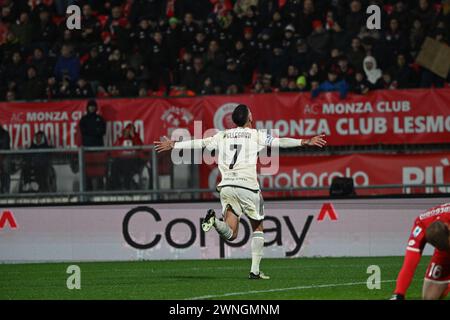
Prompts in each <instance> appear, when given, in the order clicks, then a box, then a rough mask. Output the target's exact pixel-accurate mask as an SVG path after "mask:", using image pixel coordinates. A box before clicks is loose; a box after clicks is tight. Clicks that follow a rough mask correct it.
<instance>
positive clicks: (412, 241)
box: [408, 240, 416, 247]
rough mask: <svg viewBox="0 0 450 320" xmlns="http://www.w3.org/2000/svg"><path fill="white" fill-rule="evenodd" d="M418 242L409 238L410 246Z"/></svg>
mask: <svg viewBox="0 0 450 320" xmlns="http://www.w3.org/2000/svg"><path fill="white" fill-rule="evenodd" d="M415 244H416V240H409V242H408V246H410V247H412V246H414V245H415Z"/></svg>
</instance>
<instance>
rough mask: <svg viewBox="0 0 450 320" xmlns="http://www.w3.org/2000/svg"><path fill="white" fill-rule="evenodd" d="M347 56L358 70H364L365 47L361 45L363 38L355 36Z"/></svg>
mask: <svg viewBox="0 0 450 320" xmlns="http://www.w3.org/2000/svg"><path fill="white" fill-rule="evenodd" d="M347 57H348V59H349V61H351V62H352V65H353V66H354V67H355V68H356V70H357V71H363V61H364V57H365V53H364V49H363V47H362V45H361V39H359V38H353V39H352V43H351V47H350V50H349V51H348V52H347Z"/></svg>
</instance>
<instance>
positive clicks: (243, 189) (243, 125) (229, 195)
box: [155, 104, 326, 279]
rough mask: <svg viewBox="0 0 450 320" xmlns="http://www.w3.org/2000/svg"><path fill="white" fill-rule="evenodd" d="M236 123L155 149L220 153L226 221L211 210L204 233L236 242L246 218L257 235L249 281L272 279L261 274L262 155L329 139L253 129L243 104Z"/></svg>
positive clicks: (236, 113)
mask: <svg viewBox="0 0 450 320" xmlns="http://www.w3.org/2000/svg"><path fill="white" fill-rule="evenodd" d="M232 119H233V122H234V123H235V124H236V128H233V129H229V130H225V131H219V132H218V133H217V134H215V135H214V136H212V137H209V138H205V139H196V140H188V141H181V142H174V141H170V140H166V141H155V144H156V147H155V148H156V150H157V151H158V152H163V151H168V150H172V149H197V148H207V149H208V150H216V151H218V160H219V164H218V166H219V171H220V173H221V177H222V179H221V181H220V183H219V184H218V186H217V190H218V191H219V192H220V202H221V203H222V215H223V221H221V220H219V219H217V218H216V215H215V212H214V210H213V209H209V210H208V213H207V214H206V217H205V219H204V220H203V223H202V229H203V230H204V231H205V232H207V231H209V230H210V229H211V228H212V227H214V228H215V229H216V231H217V232H218V233H219V235H220V236H221V237H222V238H224V239H226V240H228V241H233V240H234V239H236V237H237V235H238V227H239V219H240V218H241V216H242V215H243V214H245V215H246V216H247V217H248V219H249V220H250V224H251V226H252V231H253V237H252V242H251V251H252V265H251V269H250V275H249V279H269V277H268V276H266V275H264V274H263V273H262V272H260V270H259V265H260V262H261V258H262V255H263V249H264V229H263V219H264V203H263V198H262V195H261V191H260V188H259V183H258V176H257V170H256V163H257V158H258V152H259V151H261V150H262V149H264V148H265V147H275V148H276V147H279V148H293V147H301V146H318V147H323V146H325V144H326V141H325V139H324V138H325V136H324V135H320V136H316V137H314V138H312V139H292V138H274V137H273V136H272V135H270V134H268V133H267V131H266V130H256V129H253V128H252V126H253V118H252V113H251V112H250V110H249V108H248V107H247V106H246V105H243V104H240V105H238V106H237V107H236V108H235V109H234V111H233V114H232Z"/></svg>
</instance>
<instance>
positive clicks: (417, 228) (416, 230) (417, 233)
mask: <svg viewBox="0 0 450 320" xmlns="http://www.w3.org/2000/svg"><path fill="white" fill-rule="evenodd" d="M421 232H422V228H421V227H419V226H417V227H416V228H415V229H414V231H413V236H414V238H417V236H418V235H419V234H420V233H421Z"/></svg>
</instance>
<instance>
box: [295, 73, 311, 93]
mask: <svg viewBox="0 0 450 320" xmlns="http://www.w3.org/2000/svg"><path fill="white" fill-rule="evenodd" d="M296 85H297V87H296V89H297V91H299V92H306V91H307V90H308V87H307V82H306V77H305V76H300V77H298V78H297V82H296Z"/></svg>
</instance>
